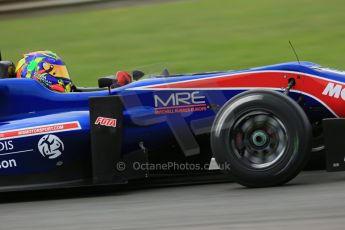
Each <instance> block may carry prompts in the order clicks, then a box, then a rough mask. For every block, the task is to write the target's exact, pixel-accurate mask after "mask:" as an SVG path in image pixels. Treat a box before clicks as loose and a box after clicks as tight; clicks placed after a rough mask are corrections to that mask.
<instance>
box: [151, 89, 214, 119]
mask: <svg viewBox="0 0 345 230" xmlns="http://www.w3.org/2000/svg"><path fill="white" fill-rule="evenodd" d="M154 103H155V114H157V115H160V114H172V113H191V112H203V111H206V110H207V104H206V97H205V96H204V95H201V94H200V92H199V91H195V92H178V93H171V94H168V95H164V96H163V95H160V96H158V95H154Z"/></svg>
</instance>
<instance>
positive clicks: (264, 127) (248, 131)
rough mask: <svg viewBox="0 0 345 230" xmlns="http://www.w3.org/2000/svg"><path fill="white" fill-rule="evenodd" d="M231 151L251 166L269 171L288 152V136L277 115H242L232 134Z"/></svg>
mask: <svg viewBox="0 0 345 230" xmlns="http://www.w3.org/2000/svg"><path fill="white" fill-rule="evenodd" d="M230 143H231V144H230V148H232V151H233V152H234V153H235V155H236V157H237V158H238V159H239V160H240V161H241V162H242V163H243V164H245V165H246V166H247V167H250V168H255V169H265V168H268V167H271V166H272V165H274V164H275V163H277V162H278V161H279V160H280V159H281V158H282V156H283V155H284V152H285V150H286V147H287V144H288V136H287V132H286V128H285V126H284V124H283V122H282V121H281V120H280V119H279V118H278V117H277V116H275V115H274V114H272V113H269V112H265V111H251V112H247V113H245V114H242V115H241V117H240V118H239V119H237V120H236V121H235V123H234V126H233V127H232V128H231V131H230Z"/></svg>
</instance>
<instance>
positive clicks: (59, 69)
mask: <svg viewBox="0 0 345 230" xmlns="http://www.w3.org/2000/svg"><path fill="white" fill-rule="evenodd" d="M43 68H44V70H45V72H46V73H48V74H50V75H52V76H54V77H58V78H64V79H68V80H70V77H69V74H68V71H67V68H66V66H65V65H54V64H49V63H47V62H45V63H44V64H43Z"/></svg>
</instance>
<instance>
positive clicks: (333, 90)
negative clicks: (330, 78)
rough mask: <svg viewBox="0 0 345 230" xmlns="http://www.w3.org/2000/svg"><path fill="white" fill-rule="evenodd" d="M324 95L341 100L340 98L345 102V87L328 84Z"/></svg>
mask: <svg viewBox="0 0 345 230" xmlns="http://www.w3.org/2000/svg"><path fill="white" fill-rule="evenodd" d="M322 94H323V95H327V96H330V97H334V98H339V96H340V97H341V99H343V100H345V88H343V86H342V85H339V84H334V83H331V82H330V83H328V85H327V86H326V88H325V89H324V90H323V92H322Z"/></svg>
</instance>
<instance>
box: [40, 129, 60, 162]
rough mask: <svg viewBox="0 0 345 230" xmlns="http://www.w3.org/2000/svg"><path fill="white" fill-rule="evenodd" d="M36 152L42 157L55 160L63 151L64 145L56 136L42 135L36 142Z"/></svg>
mask: <svg viewBox="0 0 345 230" xmlns="http://www.w3.org/2000/svg"><path fill="white" fill-rule="evenodd" d="M37 147H38V150H39V151H40V153H41V154H42V156H43V157H48V158H49V159H55V158H57V157H58V156H60V155H61V154H62V152H63V151H64V144H63V142H62V141H61V140H60V138H58V137H57V136H55V135H53V134H47V135H44V136H43V137H42V138H41V139H40V140H39V141H38V146H37Z"/></svg>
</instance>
